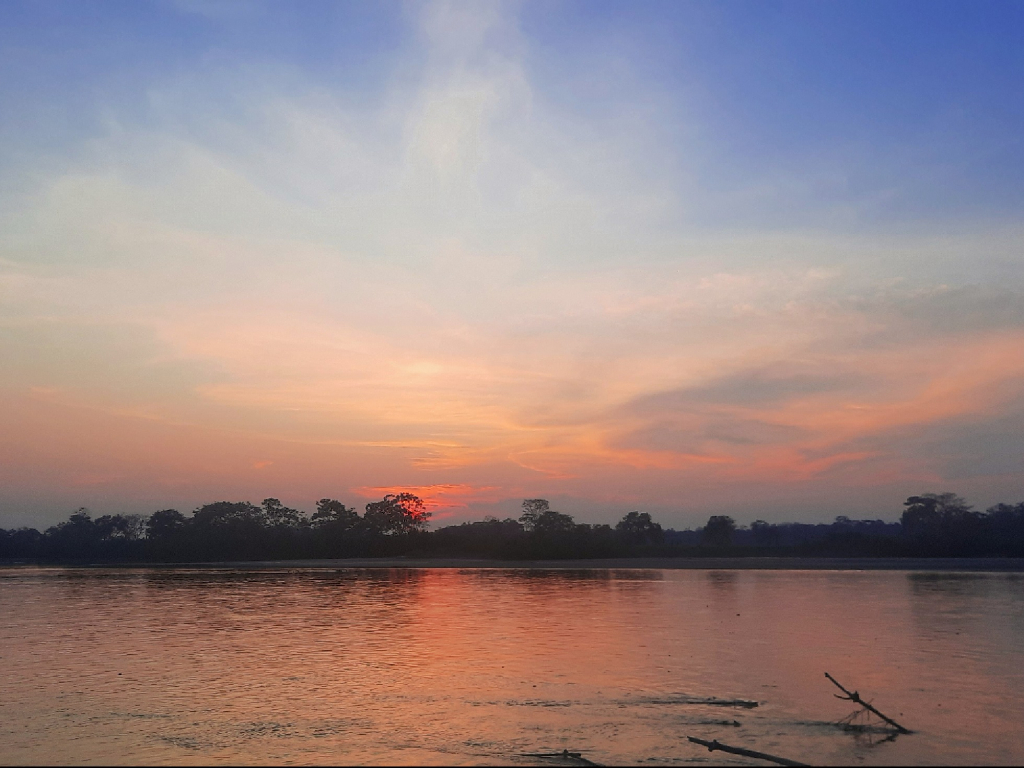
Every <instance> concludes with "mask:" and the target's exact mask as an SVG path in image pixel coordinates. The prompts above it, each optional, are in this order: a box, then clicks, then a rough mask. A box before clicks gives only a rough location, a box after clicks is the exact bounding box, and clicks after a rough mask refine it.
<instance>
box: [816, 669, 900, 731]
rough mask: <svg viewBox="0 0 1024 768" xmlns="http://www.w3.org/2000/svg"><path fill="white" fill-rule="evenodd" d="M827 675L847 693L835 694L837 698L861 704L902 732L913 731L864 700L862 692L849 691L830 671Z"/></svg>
mask: <svg viewBox="0 0 1024 768" xmlns="http://www.w3.org/2000/svg"><path fill="white" fill-rule="evenodd" d="M825 677H827V678H828V679H829V680H831V681H832V684H833V685H835V687H836V688H838V689H839V690H840V691H842V692H843V693H845V694H846V695H845V696H839V695H836V694H833V695H835V697H836V698H837V699H841V700H843V701H852V702H853V703H854V704H860V705H861V706H862V707H864V709H866V710H867V711H868V712H873V713H874V714H876V715H878V716H879V717H880V718H882V719H883V720H884V721H885V722H887V723H888V724H889V725H891V726H892V727H893V728H895V729H896V730H897V731H899V732H900V733H913V731H910V730H907V729H906V728H904V727H903V726H902V725H900V724H899V723H897V722H896V721H895V720H893V719H892V718H891V717H886V716H885V715H883V714H882V713H881V712H879V711H878V710H877V709H875V708H874V707H873V706H871V705H870V704H868V703H867V702H866V701H864V699H862V698H861V697H860V694H859V693H857V692H856V691H848V690H846V689H845V688H843V686H842V685H840V684H839V681H838V680H836V679H835V678H834V677H832V675H830V674H829V673H828V672H826V673H825Z"/></svg>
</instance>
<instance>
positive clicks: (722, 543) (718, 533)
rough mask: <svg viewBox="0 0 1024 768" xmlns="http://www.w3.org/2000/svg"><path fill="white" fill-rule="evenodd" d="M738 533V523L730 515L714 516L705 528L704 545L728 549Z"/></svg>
mask: <svg viewBox="0 0 1024 768" xmlns="http://www.w3.org/2000/svg"><path fill="white" fill-rule="evenodd" d="M734 533H736V521H735V520H733V519H732V518H731V517H729V516H728V515H712V516H711V517H710V518H709V519H708V522H707V523H706V524H705V526H704V537H703V538H704V543H705V544H708V545H710V546H712V547H728V546H729V545H730V544H732V537H733V534H734Z"/></svg>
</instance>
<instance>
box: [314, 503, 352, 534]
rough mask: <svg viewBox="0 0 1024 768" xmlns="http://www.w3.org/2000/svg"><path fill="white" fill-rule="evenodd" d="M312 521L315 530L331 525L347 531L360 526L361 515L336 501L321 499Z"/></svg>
mask: <svg viewBox="0 0 1024 768" xmlns="http://www.w3.org/2000/svg"><path fill="white" fill-rule="evenodd" d="M310 521H311V523H312V524H313V526H314V527H315V528H319V527H322V526H325V525H329V526H332V527H336V528H340V529H341V530H346V531H347V530H350V529H352V528H355V527H356V526H357V525H359V513H358V512H356V510H355V507H346V506H345V505H344V504H342V503H341V502H340V501H337V500H336V499H320V501H318V502H317V503H316V512H314V513H313V517H312V518H311V519H310Z"/></svg>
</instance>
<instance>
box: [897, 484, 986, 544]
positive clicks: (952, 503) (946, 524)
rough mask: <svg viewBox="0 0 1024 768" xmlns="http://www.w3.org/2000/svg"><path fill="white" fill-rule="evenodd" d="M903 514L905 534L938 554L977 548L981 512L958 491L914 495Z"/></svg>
mask: <svg viewBox="0 0 1024 768" xmlns="http://www.w3.org/2000/svg"><path fill="white" fill-rule="evenodd" d="M903 506H904V507H906V509H905V510H904V512H903V515H902V516H901V517H900V524H901V525H902V526H903V532H904V534H905V535H906V536H907V537H908V538H909V539H910V540H911V541H912V542H914V543H915V544H916V545H918V546H921V547H925V548H927V549H929V550H932V551H933V552H935V553H936V554H945V553H949V552H952V551H964V550H970V549H974V548H976V547H972V546H970V545H971V543H977V542H976V540H977V538H978V533H979V532H980V530H981V527H982V526H981V523H982V515H980V514H979V513H977V512H975V511H974V510H973V509H972V508H971V505H970V504H968V503H967V502H966V501H964V500H963V499H962V498H960V497H959V496H957V495H956V494H955V493H924V494H921V495H920V496H911V497H909V498H908V499H907V500H906V501H905V502H903Z"/></svg>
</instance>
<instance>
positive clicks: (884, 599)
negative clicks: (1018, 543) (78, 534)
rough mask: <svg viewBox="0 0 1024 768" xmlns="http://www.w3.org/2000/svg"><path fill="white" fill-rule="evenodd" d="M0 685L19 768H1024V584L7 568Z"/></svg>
mask: <svg viewBox="0 0 1024 768" xmlns="http://www.w3.org/2000/svg"><path fill="white" fill-rule="evenodd" d="M0 670H2V671H0V683H2V690H3V697H2V701H0V755H2V757H0V760H2V762H3V763H5V764H33V763H35V764H40V763H46V764H49V763H59V764H86V763H104V764H110V763H118V764H138V763H156V764H190V763H191V764H195V763H230V764H242V763H246V764H254V763H263V764H266V763H295V764H316V763H338V762H342V763H362V764H381V763H386V764H393V763H405V764H410V763H411V764H453V763H454V764H506V765H508V764H512V765H515V764H518V765H527V764H543V763H544V760H543V759H538V758H532V757H523V756H522V755H523V754H524V753H535V752H552V751H561V750H563V749H569V750H571V751H574V752H581V753H582V754H583V755H584V756H585V757H586V758H587V759H589V760H591V761H593V762H596V763H604V764H641V763H642V764H652V765H673V764H679V763H691V762H708V761H711V762H726V761H728V762H731V763H734V764H749V765H767V763H762V762H760V761H757V760H752V759H748V758H742V757H731V756H728V755H723V754H722V753H720V752H716V753H714V754H713V755H712V754H709V753H708V752H707V751H706V750H704V749H702V748H700V747H698V746H697V745H694V744H691V743H689V742H688V741H687V739H686V736H696V737H700V738H704V739H718V740H719V741H721V742H723V743H726V744H731V745H735V746H739V747H744V748H747V749H754V750H759V751H762V752H768V753H772V754H775V755H781V756H783V757H787V758H789V759H792V760H799V761H802V762H808V763H814V764H848V763H860V764H864V765H892V764H904V765H905V764H927V763H932V764H934V763H946V764H948V763H955V764H969V763H986V764H1020V763H1024V726H1022V723H1024V576H1022V575H1021V574H1016V573H949V572H943V573H928V572H914V571H910V572H907V571H784V570H775V571H756V570H743V571H736V570H642V569H640V570H614V569H581V570H537V569H533V570H531V569H502V568H474V569H458V568H448V569H440V568H439V569H430V568H423V569H402V568H381V569H371V568H281V569H274V568H269V569H267V568H265V569H252V570H247V569H244V568H241V569H234V570H223V569H221V570H210V569H207V570H204V569H75V568H5V569H0ZM825 672H829V673H831V674H832V675H833V676H834V677H835V678H836V679H837V680H838V681H839V682H841V683H843V684H844V685H845V686H846V687H848V688H850V689H857V690H858V691H860V693H861V694H862V695H863V696H864V697H865V698H866V699H868V700H870V701H872V702H873V703H874V705H875V706H876V707H877V708H878V709H879V710H881V711H882V712H884V713H885V714H887V715H889V716H890V717H893V718H895V719H896V720H898V721H899V722H900V723H902V724H903V725H905V726H906V727H907V728H909V729H911V730H913V731H914V733H912V734H909V735H900V736H897V737H896V738H894V739H886V737H885V734H882V733H872V732H867V733H864V732H851V731H847V730H843V729H842V728H840V727H837V726H836V722H837V721H840V720H841V719H843V718H845V717H847V716H849V715H850V714H851V713H852V712H854V711H855V710H856V709H857V707H856V706H855V705H853V704H851V703H850V702H846V701H840V700H838V699H836V698H835V697H834V696H833V694H834V693H838V690H837V689H836V688H834V687H833V686H832V684H831V683H830V682H829V681H828V680H827V679H826V678H825V676H824V673H825ZM735 700H743V701H751V702H757V704H758V706H756V707H744V706H739V705H738V704H730V702H734V701H735ZM854 722H857V723H862V722H864V721H863V718H857V719H856V720H855V721H854Z"/></svg>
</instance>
